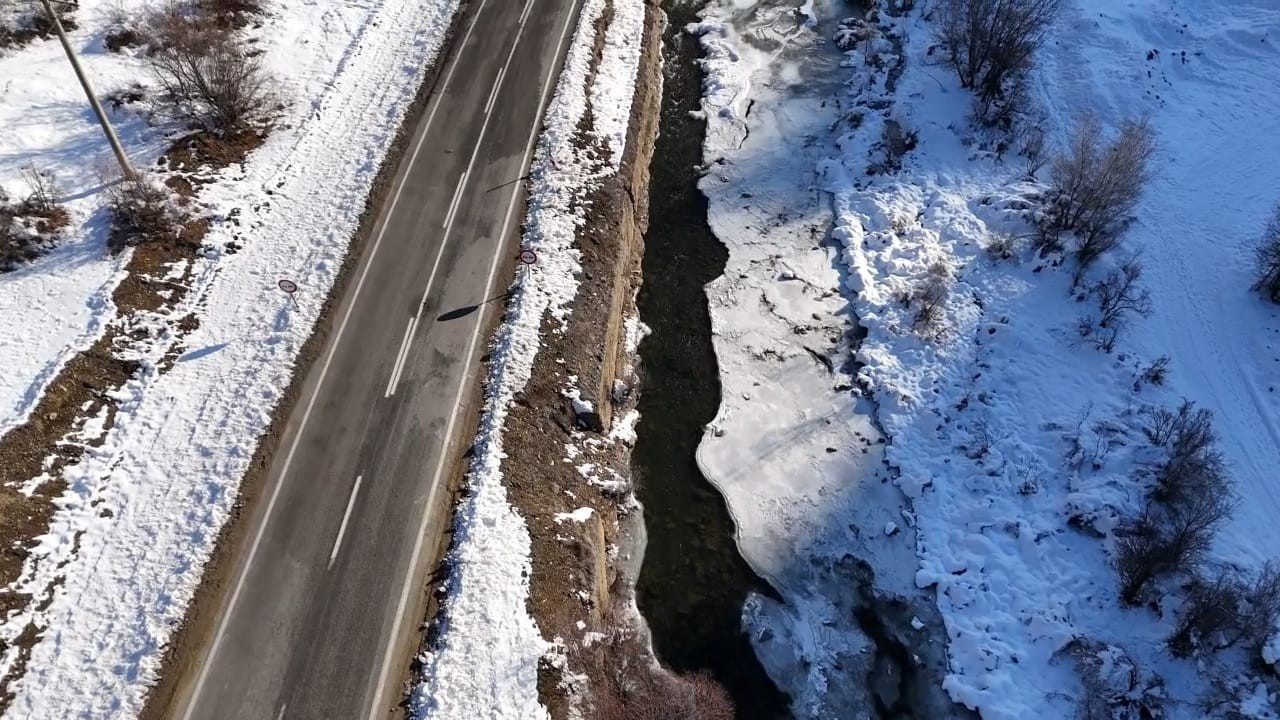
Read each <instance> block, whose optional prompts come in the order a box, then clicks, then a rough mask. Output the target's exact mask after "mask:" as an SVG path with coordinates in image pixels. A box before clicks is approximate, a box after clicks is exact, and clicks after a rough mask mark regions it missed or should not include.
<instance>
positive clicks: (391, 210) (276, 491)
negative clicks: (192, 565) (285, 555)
mask: <svg viewBox="0 0 1280 720" xmlns="http://www.w3.org/2000/svg"><path fill="white" fill-rule="evenodd" d="M488 2H489V0H480V5H479V6H478V7H477V8H476V11H475V14H474V15H472V16H471V24H470V25H468V26H467V34H466V35H464V36H463V37H462V42H461V43H460V44H459V45H457V46H456V50H455V51H454V52H453V53H452V54H451V55H450V56H448V58H447V60H446V62H447V63H448V67H449V70H448V72H446V73H445V76H444V82H443V83H441V85H440V90H439V91H436V92H433V95H434V97H433V98H432V105H431V111H430V112H428V113H427V119H426V122H425V123H423V125H422V127H421V129H420V131H419V133H418V140H417V142H415V143H414V145H413V152H412V153H410V154H409V162H408V164H407V165H406V167H409V168H412V167H413V166H414V164H415V163H417V161H418V154H419V153H420V152H421V151H422V146H423V144H424V143H425V142H426V141H427V135H428V134H430V132H431V125H432V123H434V122H435V119H436V112H437V111H439V110H440V104H441V100H442V98H443V97H444V93H445V91H446V90H448V89H449V85H450V83H452V82H453V75H454V73H455V72H456V71H457V70H458V65H459V62H458V60H459V58H461V57H462V55H463V53H464V51H465V50H466V47H467V43H469V42H470V41H471V34H472V32H473V31H474V30H475V29H476V22H477V21H478V20H479V19H480V14H481V13H482V12H483V11H484V7H485V5H486V4H487V3H488ZM557 52H558V49H557ZM540 112H541V111H540ZM408 176H409V173H408V172H405V174H403V175H400V176H399V177H398V178H397V180H396V184H395V192H394V193H392V194H391V204H390V205H388V206H387V209H386V211H385V212H384V213H382V215H381V217H380V223H381V226H380V227H378V232H377V235H375V236H374V239H373V246H372V247H370V248H369V255H368V257H367V258H365V259H364V267H363V269H361V271H360V277H359V278H358V279H357V280H356V286H355V288H354V289H353V290H352V291H351V299H350V300H349V301H348V303H347V309H346V311H345V312H344V313H343V314H342V321H341V322H339V323H338V331H337V333H335V334H334V336H333V342H332V344H330V345H329V352H328V353H327V354H326V355H325V358H324V364H323V365H321V366H320V377H319V378H318V379H317V380H316V384H315V387H314V388H312V390H311V397H310V398H309V399H308V400H307V406H306V409H305V410H303V412H302V421H301V423H299V425H298V429H297V431H296V432H295V433H294V435H293V442H291V443H290V444H289V452H288V453H286V454H285V458H284V467H282V468H281V469H280V474H279V475H277V476H276V482H275V486H274V487H272V488H271V497H269V498H268V499H267V508H266V510H265V511H264V512H263V516H262V520H261V521H260V524H259V525H258V527H257V530H256V531H255V532H254V534H253V542H252V543H251V544H250V545H249V554H248V556H246V557H245V559H244V563H243V564H242V565H241V566H240V573H239V574H238V575H237V576H236V584H235V587H233V588H232V590H231V598H230V599H229V600H228V601H227V604H226V606H225V607H224V608H223V609H222V612H221V615H220V617H219V619H218V629H217V631H216V632H214V635H213V643H212V645H210V646H209V652H208V653H207V654H206V655H205V656H204V657H203V658H201V661H200V672H199V674H198V675H197V676H196V682H195V687H193V688H192V689H191V694H190V695H189V696H187V705H186V709H185V710H184V711H183V713H182V720H191V718H192V716H194V714H195V712H196V708H197V707H199V706H200V694H201V693H202V692H203V691H204V686H205V683H206V682H207V681H208V679H209V671H210V669H211V668H212V667H213V663H214V660H215V659H216V658H217V657H218V650H219V649H220V648H221V647H222V641H223V639H224V638H225V637H226V634H227V626H228V625H229V624H230V623H231V617H232V614H233V613H234V612H235V609H236V605H237V603H238V602H239V600H240V593H241V592H242V591H243V590H244V584H245V580H246V579H247V578H248V577H249V570H250V569H251V568H252V567H253V563H254V560H255V559H256V558H257V556H258V548H259V546H261V545H262V536H263V535H265V534H266V531H267V525H268V524H269V523H270V522H271V518H272V514H273V513H274V511H275V507H276V500H278V499H279V497H280V489H281V488H282V487H283V486H284V479H285V478H286V477H287V476H288V475H289V467H290V466H291V465H292V464H293V457H294V454H295V453H296V452H297V451H298V444H299V443H300V442H302V435H303V431H304V430H306V428H307V421H308V420H309V419H310V418H311V411H312V409H313V408H314V407H315V404H316V399H317V398H318V397H319V396H320V388H322V387H324V381H325V378H326V377H327V376H328V374H329V366H330V365H331V364H332V363H333V356H334V355H335V354H336V353H337V350H338V344H339V343H340V342H341V340H342V334H343V332H345V331H346V329H347V322H348V321H350V320H351V313H352V311H354V310H355V307H356V301H357V300H358V299H359V298H360V290H361V288H363V287H364V281H365V278H366V277H368V275H369V268H371V267H373V259H374V258H375V257H377V256H378V248H379V247H380V246H381V245H382V238H383V236H384V235H386V233H387V225H388V220H389V218H391V217H392V216H393V215H394V214H395V210H396V207H397V206H398V205H399V204H400V196H401V194H402V193H403V192H404V184H405V179H406V178H408Z"/></svg>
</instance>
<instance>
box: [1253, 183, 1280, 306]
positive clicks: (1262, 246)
mask: <svg viewBox="0 0 1280 720" xmlns="http://www.w3.org/2000/svg"><path fill="white" fill-rule="evenodd" d="M1253 266H1254V282H1253V289H1254V290H1258V291H1260V292H1263V293H1266V295H1267V297H1268V298H1269V299H1270V300H1271V302H1280V203H1277V204H1276V207H1275V209H1274V210H1272V211H1271V217H1270V218H1269V219H1268V220H1267V226H1266V227H1265V228H1264V229H1263V231H1262V237H1260V238H1258V240H1257V241H1256V242H1255V243H1254V245H1253Z"/></svg>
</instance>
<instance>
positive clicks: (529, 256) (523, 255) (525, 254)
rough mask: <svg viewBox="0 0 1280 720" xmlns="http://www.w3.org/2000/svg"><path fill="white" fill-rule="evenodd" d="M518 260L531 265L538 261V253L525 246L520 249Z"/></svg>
mask: <svg viewBox="0 0 1280 720" xmlns="http://www.w3.org/2000/svg"><path fill="white" fill-rule="evenodd" d="M520 262H522V263H524V264H525V265H532V264H534V263H536V262H538V254H537V253H535V252H534V251H532V250H530V249H529V248H525V249H523V250H521V251H520Z"/></svg>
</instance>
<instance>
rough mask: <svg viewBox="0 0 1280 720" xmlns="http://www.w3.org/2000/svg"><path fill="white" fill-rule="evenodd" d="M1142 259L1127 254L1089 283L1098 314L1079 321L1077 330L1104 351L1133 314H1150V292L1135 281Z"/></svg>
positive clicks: (1106, 350)
mask: <svg viewBox="0 0 1280 720" xmlns="http://www.w3.org/2000/svg"><path fill="white" fill-rule="evenodd" d="M1141 277H1142V262H1141V261H1139V260H1138V258H1137V256H1134V257H1131V258H1129V259H1128V260H1125V261H1124V262H1123V263H1121V264H1120V266H1119V267H1117V268H1115V269H1113V270H1112V271H1111V272H1109V273H1107V276H1106V277H1105V278H1103V279H1102V280H1101V281H1099V282H1098V283H1097V284H1096V285H1094V286H1093V294H1094V296H1095V297H1096V298H1097V299H1098V316H1097V317H1096V318H1093V319H1090V320H1088V321H1086V322H1085V323H1082V324H1081V332H1082V333H1083V334H1084V335H1086V337H1088V338H1089V339H1090V340H1091V342H1093V344H1094V345H1095V346H1096V347H1098V348H1099V349H1101V350H1103V351H1105V352H1111V350H1112V349H1113V348H1115V344H1116V340H1118V339H1119V337H1120V332H1121V331H1122V330H1124V329H1125V328H1126V327H1127V326H1128V324H1129V320H1130V318H1131V317H1132V316H1133V315H1139V316H1141V317H1146V316H1147V315H1150V314H1151V293H1150V292H1148V291H1147V289H1146V288H1144V287H1142V286H1141V285H1139V284H1138V280H1139V279H1140V278H1141Z"/></svg>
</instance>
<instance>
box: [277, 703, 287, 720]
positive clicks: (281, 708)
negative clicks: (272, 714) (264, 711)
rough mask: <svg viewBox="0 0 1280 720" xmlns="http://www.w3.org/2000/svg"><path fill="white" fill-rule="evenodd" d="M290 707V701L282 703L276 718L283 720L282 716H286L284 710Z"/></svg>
mask: <svg viewBox="0 0 1280 720" xmlns="http://www.w3.org/2000/svg"><path fill="white" fill-rule="evenodd" d="M288 709H289V703H285V704H284V705H281V706H280V712H278V713H276V720H281V718H283V717H284V711H285V710H288Z"/></svg>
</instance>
